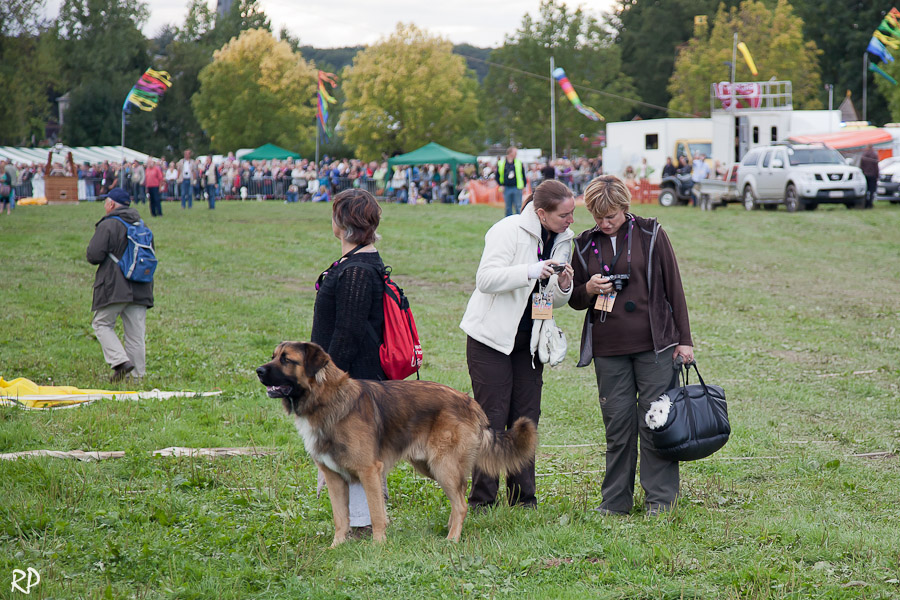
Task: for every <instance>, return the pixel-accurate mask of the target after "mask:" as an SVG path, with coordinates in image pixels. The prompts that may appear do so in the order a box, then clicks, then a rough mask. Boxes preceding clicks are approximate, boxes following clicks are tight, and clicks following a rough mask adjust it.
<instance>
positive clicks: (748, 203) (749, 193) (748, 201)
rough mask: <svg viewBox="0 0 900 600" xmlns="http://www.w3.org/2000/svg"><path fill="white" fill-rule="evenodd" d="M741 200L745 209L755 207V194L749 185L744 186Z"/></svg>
mask: <svg viewBox="0 0 900 600" xmlns="http://www.w3.org/2000/svg"><path fill="white" fill-rule="evenodd" d="M743 202H744V208H745V209H747V210H754V209H755V208H756V196H754V195H753V189H752V188H751V187H750V186H749V185H748V186H747V187H745V188H744V195H743Z"/></svg>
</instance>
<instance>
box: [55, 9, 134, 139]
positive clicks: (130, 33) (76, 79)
mask: <svg viewBox="0 0 900 600" xmlns="http://www.w3.org/2000/svg"><path fill="white" fill-rule="evenodd" d="M148 15H149V11H148V9H147V6H146V5H145V4H143V3H142V2H140V1H139V0H65V2H64V3H63V5H62V7H61V8H60V14H59V18H58V19H57V23H56V32H55V33H56V35H57V37H58V42H59V46H58V51H59V53H60V54H59V56H60V57H61V62H62V65H63V73H64V75H65V77H66V84H67V87H68V89H69V95H70V105H69V110H68V111H67V112H66V117H65V125H64V127H63V140H64V141H65V142H66V143H68V144H70V145H95V144H118V143H119V141H120V135H121V114H122V103H123V102H124V101H125V97H126V96H127V94H128V91H129V90H130V89H131V87H132V86H133V85H134V83H135V82H136V81H137V80H138V78H139V77H140V76H141V74H142V73H143V72H144V71H145V70H146V69H147V67H148V66H150V56H149V53H148V47H149V45H148V42H147V40H146V39H145V38H144V35H143V33H141V27H142V25H143V23H144V22H145V21H146V19H147V17H148ZM135 122H136V123H135V124H134V125H133V126H131V127H129V135H130V136H131V137H130V138H129V139H130V140H132V142H131V145H134V146H135V147H141V143H140V140H142V139H145V138H146V137H147V136H148V135H149V134H150V132H151V124H150V122H149V120H147V119H137V118H136V119H135ZM134 141H137V142H138V143H136V144H135V143H134ZM126 143H128V142H126Z"/></svg>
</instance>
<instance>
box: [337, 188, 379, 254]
mask: <svg viewBox="0 0 900 600" xmlns="http://www.w3.org/2000/svg"><path fill="white" fill-rule="evenodd" d="M331 211H332V213H331V214H332V217H333V218H334V222H335V224H336V225H337V226H338V227H340V228H341V229H342V230H343V231H344V239H345V240H347V241H348V242H350V243H352V244H363V245H367V244H372V243H374V242H376V241H378V239H379V238H380V237H381V236H379V235H378V234H377V233H375V230H376V229H378V224H379V223H380V222H381V206H379V204H378V201H377V200H375V197H374V196H373V195H372V194H370V193H369V192H367V191H365V190H344V191H343V192H341V193H339V194H338V195H337V196H335V197H334V204H333V205H332V208H331Z"/></svg>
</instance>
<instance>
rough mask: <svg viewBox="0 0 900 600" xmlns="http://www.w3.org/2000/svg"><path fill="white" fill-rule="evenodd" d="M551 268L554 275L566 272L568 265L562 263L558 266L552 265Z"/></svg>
mask: <svg viewBox="0 0 900 600" xmlns="http://www.w3.org/2000/svg"><path fill="white" fill-rule="evenodd" d="M550 268H551V269H553V272H554V273H562V272H563V271H565V270H566V263H561V264H558V265H550Z"/></svg>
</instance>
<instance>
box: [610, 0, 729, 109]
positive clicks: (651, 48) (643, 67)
mask: <svg viewBox="0 0 900 600" xmlns="http://www.w3.org/2000/svg"><path fill="white" fill-rule="evenodd" d="M738 1H739V0H726V1H725V2H723V4H724V5H725V6H726V7H729V8H730V7H732V6H736V5H737V4H738ZM718 5H719V0H666V2H660V1H659V0H656V1H651V2H648V1H646V0H620V1H619V3H618V6H617V7H616V10H615V13H614V14H613V15H612V16H611V18H610V19H609V21H610V24H611V25H612V27H613V29H615V32H616V33H615V40H616V44H617V45H618V46H619V47H620V48H621V50H622V71H623V72H624V73H625V74H626V75H628V76H629V77H631V79H632V81H633V82H634V87H635V89H636V90H637V92H638V96H639V97H640V99H641V100H643V101H644V102H647V103H650V104H655V105H657V106H662V107H666V106H668V104H669V100H671V96H670V94H669V92H668V90H667V89H666V84H667V83H668V82H669V78H670V77H671V76H672V71H673V69H674V68H675V56H676V54H677V50H678V47H679V46H681V45H682V44H684V43H685V42H687V41H688V40H689V39H691V36H692V35H693V32H694V17H695V16H698V15H705V16H707V17H711V16H713V15H714V14H715V12H716V7H717V6H718ZM632 112H633V113H634V114H636V115H640V116H641V117H642V118H660V117H665V116H667V115H666V113H665V110H664V109H663V110H660V109H658V108H653V107H648V106H640V105H634V106H633V107H632Z"/></svg>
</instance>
